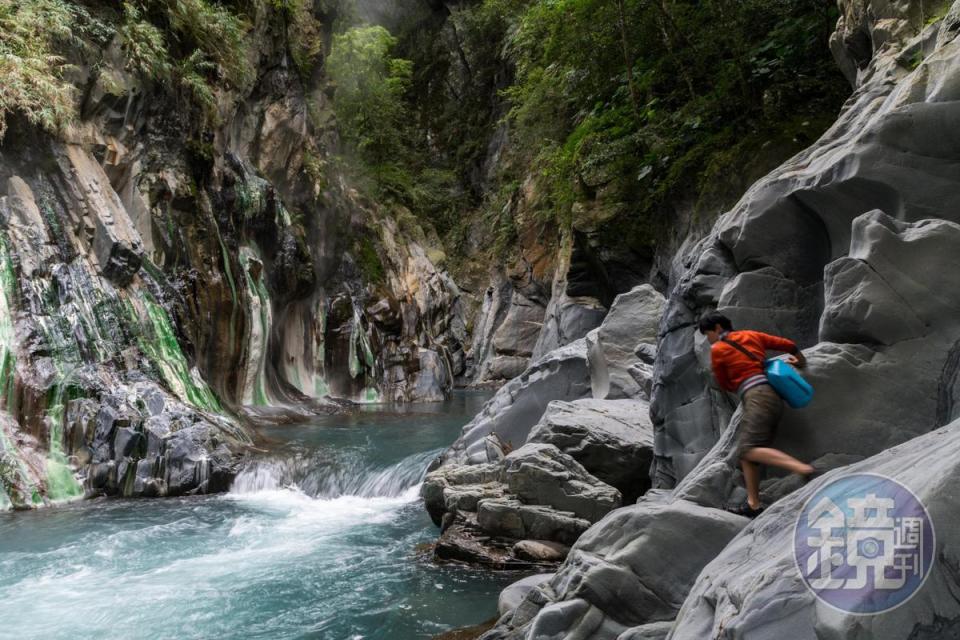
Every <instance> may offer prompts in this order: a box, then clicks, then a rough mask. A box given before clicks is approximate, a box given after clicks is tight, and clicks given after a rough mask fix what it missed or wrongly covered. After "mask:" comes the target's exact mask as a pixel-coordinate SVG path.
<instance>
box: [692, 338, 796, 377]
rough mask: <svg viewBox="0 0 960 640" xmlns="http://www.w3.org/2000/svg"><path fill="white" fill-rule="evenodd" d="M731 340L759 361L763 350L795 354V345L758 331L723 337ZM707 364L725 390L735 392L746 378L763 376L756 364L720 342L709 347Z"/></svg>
mask: <svg viewBox="0 0 960 640" xmlns="http://www.w3.org/2000/svg"><path fill="white" fill-rule="evenodd" d="M724 337H725V338H727V339H728V340H733V341H734V342H736V343H738V344H739V345H740V346H742V347H743V348H744V349H746V350H747V351H749V352H750V353H752V354H754V355H756V356H757V357H758V358H760V360H761V361H762V360H763V359H764V357H765V356H766V352H767V349H769V350H771V351H784V352H786V353H796V352H797V343H795V342H794V341H793V340H787V339H786V338H779V337H777V336H772V335H770V334H769V333H762V332H760V331H731V332H729V333H727V334H726V335H725V336H724ZM710 363H711V365H712V366H713V375H714V376H715V377H716V378H717V382H718V383H720V386H721V387H722V388H724V389H726V390H727V391H736V390H737V389H738V388H739V387H740V384H741V383H742V382H743V381H744V380H746V379H747V378H749V377H750V376H755V375H763V366H762V365H761V363H760V362H757V361H756V360H752V359H751V358H748V357H747V356H746V355H745V354H743V353H740V351H738V350H737V348H736V347H733V346H731V345H729V344H727V343H726V342H724V341H723V340H718V341H717V342H714V343H713V345H712V346H711V347H710Z"/></svg>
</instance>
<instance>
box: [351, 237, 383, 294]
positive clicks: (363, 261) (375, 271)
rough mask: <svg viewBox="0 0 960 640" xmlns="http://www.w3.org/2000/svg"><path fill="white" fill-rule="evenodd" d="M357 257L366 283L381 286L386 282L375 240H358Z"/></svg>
mask: <svg viewBox="0 0 960 640" xmlns="http://www.w3.org/2000/svg"><path fill="white" fill-rule="evenodd" d="M354 253H355V254H356V256H357V266H358V267H359V268H360V273H362V274H363V278H364V280H365V281H367V282H370V283H373V284H379V283H381V282H383V280H384V274H385V272H384V269H383V262H382V261H381V260H380V254H379V253H377V248H376V246H375V245H374V243H373V240H372V239H371V238H370V237H369V236H362V237H360V238H357V241H356V243H355V247H354Z"/></svg>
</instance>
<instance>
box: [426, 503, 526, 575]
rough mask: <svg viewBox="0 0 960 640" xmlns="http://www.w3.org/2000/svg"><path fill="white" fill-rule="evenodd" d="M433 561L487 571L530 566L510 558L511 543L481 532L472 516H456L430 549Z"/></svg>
mask: <svg viewBox="0 0 960 640" xmlns="http://www.w3.org/2000/svg"><path fill="white" fill-rule="evenodd" d="M434 558H436V559H437V560H439V561H443V562H461V563H465V564H470V565H477V566H482V567H487V568H490V569H526V568H528V567H530V566H531V565H530V563H529V562H526V561H523V560H519V559H517V558H515V557H514V555H513V541H512V540H510V539H501V538H497V537H495V536H491V535H490V534H488V533H485V532H484V531H483V530H481V529H480V528H479V527H478V526H477V522H476V514H471V513H458V514H456V515H455V517H453V518H452V519H451V523H450V524H449V525H448V526H447V527H445V528H444V531H443V533H442V534H441V535H440V538H439V539H438V540H437V543H436V545H435V547H434Z"/></svg>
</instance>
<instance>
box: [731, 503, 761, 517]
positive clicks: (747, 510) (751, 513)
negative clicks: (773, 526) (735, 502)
mask: <svg viewBox="0 0 960 640" xmlns="http://www.w3.org/2000/svg"><path fill="white" fill-rule="evenodd" d="M764 509H766V507H765V506H763V505H760V507H759V508H757V509H754V508H753V507H751V506H750V505H749V504H748V503H746V502H744V503H743V504H742V505H740V506H739V507H736V508H734V509H730V510H729V511H730V513H735V514H737V515H738V516H744V517H746V518H750V519H751V520H753V519H754V518H756V517H757V516H758V515H760V514H761V513H763V510H764Z"/></svg>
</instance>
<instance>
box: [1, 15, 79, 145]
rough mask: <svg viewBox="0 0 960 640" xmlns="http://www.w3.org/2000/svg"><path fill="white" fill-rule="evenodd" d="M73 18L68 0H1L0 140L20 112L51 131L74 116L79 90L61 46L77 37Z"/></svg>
mask: <svg viewBox="0 0 960 640" xmlns="http://www.w3.org/2000/svg"><path fill="white" fill-rule="evenodd" d="M74 18H75V11H74V9H72V8H71V6H70V5H69V4H67V3H66V2H64V1H63V0H32V1H31V2H17V1H16V0H0V78H2V82H0V138H2V137H3V134H4V133H5V132H6V124H7V117H8V116H9V114H11V113H12V112H15V111H19V112H20V113H22V114H23V115H25V116H26V117H27V119H28V120H30V122H32V123H34V124H36V125H39V126H41V127H43V128H44V129H47V130H48V131H56V130H58V129H59V128H60V127H62V126H63V125H64V124H65V123H67V122H68V121H69V120H71V119H72V118H73V116H74V104H73V93H74V88H73V87H72V86H71V85H70V84H68V83H66V82H64V81H63V80H62V78H63V71H64V68H65V66H66V63H65V61H64V58H63V57H61V56H60V55H57V53H56V48H57V45H58V44H61V43H63V42H66V41H69V40H70V39H71V38H72V37H73V34H72V29H73V24H74Z"/></svg>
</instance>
